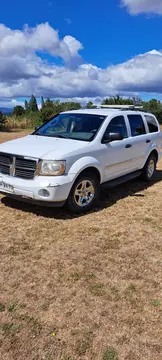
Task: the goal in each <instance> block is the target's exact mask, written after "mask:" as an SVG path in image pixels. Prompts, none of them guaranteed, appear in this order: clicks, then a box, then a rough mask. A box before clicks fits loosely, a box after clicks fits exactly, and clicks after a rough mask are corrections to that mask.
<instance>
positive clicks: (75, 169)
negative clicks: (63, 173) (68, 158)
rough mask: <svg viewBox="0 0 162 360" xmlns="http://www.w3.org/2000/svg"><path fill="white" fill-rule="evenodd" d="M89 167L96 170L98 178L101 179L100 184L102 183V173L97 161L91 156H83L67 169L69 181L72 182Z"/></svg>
mask: <svg viewBox="0 0 162 360" xmlns="http://www.w3.org/2000/svg"><path fill="white" fill-rule="evenodd" d="M89 167H94V168H96V169H97V170H98V171H99V173H100V177H101V183H102V179H103V172H102V168H101V166H100V164H99V162H98V160H97V159H95V158H94V157H91V156H84V157H82V158H80V159H78V160H77V161H76V162H75V163H74V164H73V165H72V166H71V167H70V169H69V171H68V175H69V176H70V178H71V180H73V182H74V181H75V180H76V178H77V177H78V175H79V174H80V173H81V172H82V171H83V170H85V169H87V168H89Z"/></svg>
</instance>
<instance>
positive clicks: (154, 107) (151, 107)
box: [142, 99, 162, 124]
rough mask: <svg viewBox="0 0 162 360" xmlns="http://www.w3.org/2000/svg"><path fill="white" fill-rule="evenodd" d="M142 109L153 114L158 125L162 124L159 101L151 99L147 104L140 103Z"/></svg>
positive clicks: (161, 110)
mask: <svg viewBox="0 0 162 360" xmlns="http://www.w3.org/2000/svg"><path fill="white" fill-rule="evenodd" d="M142 105H143V109H144V110H145V111H148V112H150V113H152V114H154V115H155V116H156V117H157V119H158V121H159V122H160V124H162V103H161V102H160V101H159V100H156V99H151V100H149V101H148V102H144V101H143V103H142Z"/></svg>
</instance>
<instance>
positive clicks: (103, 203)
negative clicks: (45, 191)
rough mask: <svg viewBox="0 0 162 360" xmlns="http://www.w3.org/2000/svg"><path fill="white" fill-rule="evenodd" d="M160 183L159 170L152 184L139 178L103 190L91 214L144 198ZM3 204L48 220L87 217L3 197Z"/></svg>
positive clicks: (161, 178)
mask: <svg viewBox="0 0 162 360" xmlns="http://www.w3.org/2000/svg"><path fill="white" fill-rule="evenodd" d="M160 181H162V170H157V172H156V176H155V179H154V181H152V182H149V183H148V182H145V181H142V180H141V179H138V178H137V179H134V180H132V181H129V182H126V183H124V184H121V185H119V186H117V187H114V188H111V189H104V190H103V189H102V190H101V193H100V198H99V200H98V203H97V205H96V206H95V208H94V209H93V210H92V211H91V213H93V212H98V211H101V210H103V209H105V208H108V207H111V206H113V205H114V204H116V203H117V202H118V201H119V200H121V199H124V198H126V197H128V196H134V197H139V198H143V197H145V196H146V195H145V194H140V192H142V191H143V190H146V189H148V188H149V187H151V186H153V185H154V184H156V183H158V182H160ZM1 202H2V204H3V205H5V206H7V207H10V208H12V209H16V210H21V211H23V212H27V213H33V214H35V215H37V216H43V217H46V218H55V219H59V220H67V219H72V218H79V217H81V216H85V213H82V214H79V215H78V214H72V213H70V212H69V211H68V210H67V209H66V207H63V208H55V207H54V208H53V207H52V208H51V207H50V208H49V207H43V206H38V205H33V204H28V203H23V202H21V201H17V200H15V199H11V198H9V197H7V196H5V197H3V198H2V199H1Z"/></svg>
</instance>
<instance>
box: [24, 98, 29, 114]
mask: <svg viewBox="0 0 162 360" xmlns="http://www.w3.org/2000/svg"><path fill="white" fill-rule="evenodd" d="M24 106H25V111H27V110H29V104H28V102H27V100H25V103H24Z"/></svg>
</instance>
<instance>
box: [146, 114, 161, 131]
mask: <svg viewBox="0 0 162 360" xmlns="http://www.w3.org/2000/svg"><path fill="white" fill-rule="evenodd" d="M145 119H146V121H147V125H148V128H149V132H150V133H153V132H158V131H159V127H158V124H157V121H156V120H155V118H154V117H153V116H151V115H145Z"/></svg>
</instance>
